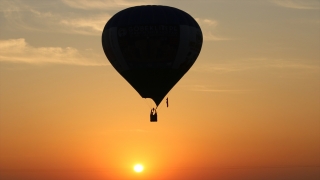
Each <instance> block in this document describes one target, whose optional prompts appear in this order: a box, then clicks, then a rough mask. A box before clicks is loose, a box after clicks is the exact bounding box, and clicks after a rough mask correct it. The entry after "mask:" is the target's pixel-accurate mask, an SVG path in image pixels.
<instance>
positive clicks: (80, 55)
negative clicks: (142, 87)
mask: <svg viewBox="0 0 320 180" xmlns="http://www.w3.org/2000/svg"><path fill="white" fill-rule="evenodd" d="M0 52H1V54H0V61H5V62H13V63H19V62H20V63H21V62H22V63H31V64H45V63H56V64H70V65H81V66H106V65H109V63H108V62H107V60H105V58H104V57H100V56H99V55H97V54H95V53H93V52H92V51H91V50H89V49H88V50H85V51H83V52H80V51H79V50H77V49H75V48H72V47H66V48H62V47H33V46H30V45H29V44H28V43H27V42H26V41H25V39H23V38H21V39H9V40H0Z"/></svg>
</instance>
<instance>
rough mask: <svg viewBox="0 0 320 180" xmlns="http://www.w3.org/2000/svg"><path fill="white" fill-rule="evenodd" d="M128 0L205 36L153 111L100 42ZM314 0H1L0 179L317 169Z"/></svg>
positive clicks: (176, 179) (228, 178) (318, 76)
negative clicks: (168, 14)
mask: <svg viewBox="0 0 320 180" xmlns="http://www.w3.org/2000/svg"><path fill="white" fill-rule="evenodd" d="M182 2H183V3H182ZM140 4H162V5H168V6H173V7H177V8H179V9H182V10H184V11H186V12H188V13H189V14H191V15H192V16H193V17H194V18H195V19H196V20H197V21H198V23H199V24H200V26H201V28H202V31H203V34H204V43H203V48H202V51H201V53H200V56H199V58H198V60H197V61H196V63H195V64H194V66H193V67H192V68H191V69H190V70H189V72H188V73H187V74H186V75H185V76H184V77H183V78H182V79H181V80H180V81H179V83H178V84H177V85H176V86H175V87H174V88H173V89H172V90H171V91H170V93H169V94H168V97H169V103H170V107H169V108H167V107H165V104H161V105H160V107H159V111H158V122H157V123H150V122H149V112H150V105H151V101H150V100H145V99H142V98H141V97H140V96H139V94H138V93H137V92H135V90H134V89H133V88H132V87H131V86H130V85H129V84H128V83H127V82H126V81H125V80H124V79H123V78H122V77H121V76H120V75H119V74H118V73H117V72H116V70H115V69H114V68H113V67H112V66H111V65H110V63H109V61H108V60H107V59H106V57H105V55H104V53H103V50H102V47H101V33H102V29H103V27H104V25H105V23H106V22H107V21H108V19H109V18H110V17H111V16H112V15H113V14H115V13H116V12H118V11H119V10H122V9H124V8H126V7H129V6H134V5H140ZM319 9H320V4H319V1H316V0H314V1H313V0H257V1H254V2H253V1H241V2H240V1H239V2H235V1H231V0H226V1H215V0H207V1H205V0H202V1H201V0H200V1H179V0H170V1H166V0H154V1H139V2H138V1H125V0H123V1H120V0H116V1H109V0H93V1H88V0H78V1H76V0H55V1H50V2H49V1H41V2H40V1H35V0H26V1H24V0H17V1H11V0H10V1H9V0H0V24H1V26H0V179H1V180H2V179H4V180H25V179H28V180H29V179H30V180H38V179H39V180H42V179H49V180H70V179H75V180H79V179H80V180H81V179H83V180H89V179H90V180H105V179H108V180H109V179H110V180H116V179H124V180H127V179H136V180H138V179H157V180H171V179H172V180H194V179H202V180H212V179H216V180H238V179H248V180H251V179H268V180H269V179H275V180H278V179H279V180H280V179H290V180H291V179H292V180H301V179H309V180H316V179H320V153H319V152H320V110H319V109H320V93H319V92H320V53H319V49H320V41H319V39H320V34H319V29H320V21H319ZM136 163H141V164H143V165H144V167H145V169H144V171H143V172H142V173H140V174H137V173H135V172H134V171H133V169H132V168H133V165H134V164H136Z"/></svg>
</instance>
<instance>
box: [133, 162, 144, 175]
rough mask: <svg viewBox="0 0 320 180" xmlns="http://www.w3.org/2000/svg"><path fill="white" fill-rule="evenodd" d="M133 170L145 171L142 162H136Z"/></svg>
mask: <svg viewBox="0 0 320 180" xmlns="http://www.w3.org/2000/svg"><path fill="white" fill-rule="evenodd" d="M133 170H134V171H135V172H137V173H140V172H142V171H143V166H142V165H141V164H136V165H134V166H133Z"/></svg>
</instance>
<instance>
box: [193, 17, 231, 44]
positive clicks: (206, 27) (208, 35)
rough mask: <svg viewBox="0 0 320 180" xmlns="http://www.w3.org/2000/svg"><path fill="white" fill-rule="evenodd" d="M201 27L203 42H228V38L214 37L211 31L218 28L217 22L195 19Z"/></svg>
mask: <svg viewBox="0 0 320 180" xmlns="http://www.w3.org/2000/svg"><path fill="white" fill-rule="evenodd" d="M195 19H196V21H197V22H198V24H199V25H200V27H201V30H202V33H203V38H204V40H205V41H224V40H230V39H229V38H225V37H221V36H218V35H215V33H213V31H214V30H215V28H216V27H217V26H218V21H216V20H212V19H203V18H195Z"/></svg>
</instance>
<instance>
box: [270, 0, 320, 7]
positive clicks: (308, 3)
mask: <svg viewBox="0 0 320 180" xmlns="http://www.w3.org/2000/svg"><path fill="white" fill-rule="evenodd" d="M272 2H273V3H274V4H276V5H278V6H281V7H286V8H292V9H320V1H319V0H272Z"/></svg>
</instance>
